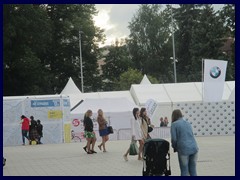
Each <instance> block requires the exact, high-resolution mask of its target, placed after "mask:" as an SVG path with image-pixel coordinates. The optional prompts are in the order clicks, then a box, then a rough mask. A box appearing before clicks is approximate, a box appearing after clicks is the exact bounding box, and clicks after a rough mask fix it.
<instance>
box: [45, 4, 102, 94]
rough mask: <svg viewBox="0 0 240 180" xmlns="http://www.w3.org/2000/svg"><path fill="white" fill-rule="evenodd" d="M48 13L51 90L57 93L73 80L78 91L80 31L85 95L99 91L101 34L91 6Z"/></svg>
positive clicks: (50, 7) (50, 9)
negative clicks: (50, 31) (50, 25)
mask: <svg viewBox="0 0 240 180" xmlns="http://www.w3.org/2000/svg"><path fill="white" fill-rule="evenodd" d="M47 12H48V14H49V17H50V19H51V21H52V24H53V33H52V39H53V41H52V45H51V47H50V48H49V49H48V62H49V64H50V67H51V71H53V72H54V78H55V79H54V81H53V86H54V90H55V92H60V91H61V90H62V88H63V87H64V85H65V84H66V82H67V80H68V77H70V76H71V77H73V79H74V80H75V82H76V84H77V85H78V87H81V86H80V85H81V76H80V63H79V62H80V61H79V52H80V49H79V31H80V32H81V44H82V48H81V51H82V60H83V76H84V91H86V92H87V91H96V90H98V88H99V87H101V83H100V82H101V78H100V77H99V76H98V71H97V57H98V56H99V49H98V46H97V45H98V42H100V41H102V40H103V37H104V36H103V30H101V29H99V28H97V27H95V26H94V21H93V15H95V14H96V13H97V11H96V8H95V6H94V5H92V4H79V5H69V4H66V5H56V4H55V5H54V4H52V5H48V6H47Z"/></svg>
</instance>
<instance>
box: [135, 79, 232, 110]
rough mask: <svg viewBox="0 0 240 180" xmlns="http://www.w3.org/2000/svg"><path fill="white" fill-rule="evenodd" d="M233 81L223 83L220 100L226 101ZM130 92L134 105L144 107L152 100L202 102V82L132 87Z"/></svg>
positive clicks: (162, 101)
mask: <svg viewBox="0 0 240 180" xmlns="http://www.w3.org/2000/svg"><path fill="white" fill-rule="evenodd" d="M234 87H235V81H228V82H225V85H224V93H223V98H222V100H228V99H229V97H230V94H231V92H232V90H233V89H234ZM130 92H131V94H132V97H133V99H134V101H135V103H136V104H137V105H139V106H144V105H145V103H146V101H147V100H148V99H154V100H155V101H157V102H158V103H162V104H164V103H165V104H167V103H169V104H171V103H177V102H200V101H202V82H190V83H171V84H151V85H144V86H142V85H141V84H138V85H132V86H131V89H130Z"/></svg>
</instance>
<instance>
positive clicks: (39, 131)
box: [37, 119, 43, 144]
mask: <svg viewBox="0 0 240 180" xmlns="http://www.w3.org/2000/svg"><path fill="white" fill-rule="evenodd" d="M42 130H43V125H42V124H41V121H40V120H39V119H38V120H37V132H38V144H42V142H41V137H43V133H42Z"/></svg>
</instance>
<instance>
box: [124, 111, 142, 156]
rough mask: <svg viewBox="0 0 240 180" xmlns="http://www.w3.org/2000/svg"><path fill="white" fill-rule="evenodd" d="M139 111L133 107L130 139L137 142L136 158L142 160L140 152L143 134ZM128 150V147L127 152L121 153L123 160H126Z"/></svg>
mask: <svg viewBox="0 0 240 180" xmlns="http://www.w3.org/2000/svg"><path fill="white" fill-rule="evenodd" d="M139 115H140V112H139V109H138V108H134V109H133V116H134V118H132V119H131V127H132V141H133V140H134V141H138V142H139V152H138V160H142V152H143V144H144V135H143V132H142V129H141V125H142V121H141V118H140V116H139ZM129 152H130V148H128V150H127V152H126V153H125V154H124V155H123V158H124V160H125V161H128V157H127V156H128V154H129Z"/></svg>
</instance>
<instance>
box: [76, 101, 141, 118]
mask: <svg viewBox="0 0 240 180" xmlns="http://www.w3.org/2000/svg"><path fill="white" fill-rule="evenodd" d="M134 107H136V106H135V104H134V103H132V102H130V101H129V100H128V99H127V98H104V99H88V98H86V99H85V100H84V101H83V102H82V103H81V104H80V105H79V106H77V107H76V108H75V109H74V110H73V111H71V114H84V113H85V112H86V111H87V110H88V109H91V110H92V111H93V112H97V111H98V109H102V110H103V112H104V113H109V112H130V111H132V109H133V108H134Z"/></svg>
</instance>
